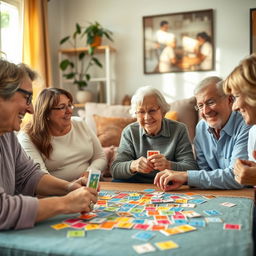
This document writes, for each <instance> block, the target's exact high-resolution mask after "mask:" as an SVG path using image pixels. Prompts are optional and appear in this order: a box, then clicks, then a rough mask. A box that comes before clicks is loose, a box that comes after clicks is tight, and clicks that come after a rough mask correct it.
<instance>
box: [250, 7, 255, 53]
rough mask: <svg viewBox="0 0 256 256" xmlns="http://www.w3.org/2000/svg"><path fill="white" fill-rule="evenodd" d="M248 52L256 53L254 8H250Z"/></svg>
mask: <svg viewBox="0 0 256 256" xmlns="http://www.w3.org/2000/svg"><path fill="white" fill-rule="evenodd" d="M250 53H256V8H253V9H250Z"/></svg>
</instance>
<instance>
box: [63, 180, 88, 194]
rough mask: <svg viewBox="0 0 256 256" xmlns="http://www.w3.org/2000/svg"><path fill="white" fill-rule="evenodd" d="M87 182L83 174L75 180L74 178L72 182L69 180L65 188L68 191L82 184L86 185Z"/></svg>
mask: <svg viewBox="0 0 256 256" xmlns="http://www.w3.org/2000/svg"><path fill="white" fill-rule="evenodd" d="M86 184H87V177H85V176H83V177H80V178H78V179H77V180H74V181H72V182H69V184H68V185H67V190H68V192H70V191H73V190H76V189H78V188H80V187H82V186H86Z"/></svg>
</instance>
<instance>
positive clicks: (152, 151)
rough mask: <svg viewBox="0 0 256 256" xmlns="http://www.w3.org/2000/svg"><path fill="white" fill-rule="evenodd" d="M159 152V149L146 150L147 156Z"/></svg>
mask: <svg viewBox="0 0 256 256" xmlns="http://www.w3.org/2000/svg"><path fill="white" fill-rule="evenodd" d="M158 154H160V151H159V150H147V158H148V157H150V156H153V155H158Z"/></svg>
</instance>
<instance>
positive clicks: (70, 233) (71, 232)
mask: <svg viewBox="0 0 256 256" xmlns="http://www.w3.org/2000/svg"><path fill="white" fill-rule="evenodd" d="M67 237H68V238H73V237H74V238H75V237H85V231H84V230H69V231H68V232H67Z"/></svg>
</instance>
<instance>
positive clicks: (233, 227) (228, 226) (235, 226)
mask: <svg viewBox="0 0 256 256" xmlns="http://www.w3.org/2000/svg"><path fill="white" fill-rule="evenodd" d="M223 229H226V230H227V229H230V230H240V229H241V225H240V224H230V223H224V225H223Z"/></svg>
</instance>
